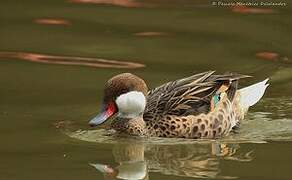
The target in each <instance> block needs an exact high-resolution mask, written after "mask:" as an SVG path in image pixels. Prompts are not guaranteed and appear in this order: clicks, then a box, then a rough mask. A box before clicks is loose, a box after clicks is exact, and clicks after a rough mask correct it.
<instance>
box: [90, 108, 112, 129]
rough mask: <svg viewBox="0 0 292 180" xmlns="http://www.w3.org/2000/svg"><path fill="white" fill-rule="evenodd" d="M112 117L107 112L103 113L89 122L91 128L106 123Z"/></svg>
mask: <svg viewBox="0 0 292 180" xmlns="http://www.w3.org/2000/svg"><path fill="white" fill-rule="evenodd" d="M110 116H111V115H110V114H109V113H107V111H105V112H102V113H100V114H98V115H97V116H95V117H94V118H93V119H91V120H90V121H89V125H90V126H91V127H95V126H98V125H100V124H102V123H104V122H105V121H106V120H107V119H108V118H109V117H110Z"/></svg>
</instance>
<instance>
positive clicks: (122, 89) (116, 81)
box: [103, 73, 148, 104]
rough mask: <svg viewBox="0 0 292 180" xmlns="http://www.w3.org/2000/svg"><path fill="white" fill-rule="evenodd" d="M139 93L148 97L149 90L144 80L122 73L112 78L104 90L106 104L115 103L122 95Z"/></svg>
mask: <svg viewBox="0 0 292 180" xmlns="http://www.w3.org/2000/svg"><path fill="white" fill-rule="evenodd" d="M130 91H139V92H142V93H143V94H144V95H145V97H146V96H147V92H148V88H147V85H146V83H145V82H144V80H143V79H141V78H139V77H138V76H136V75H134V74H131V73H122V74H118V75H116V76H114V77H112V78H111V79H110V80H108V81H107V82H106V84H105V88H104V99H103V100H104V103H105V104H107V103H109V102H113V101H115V99H116V98H117V97H118V96H120V95H121V94H124V93H127V92H130Z"/></svg>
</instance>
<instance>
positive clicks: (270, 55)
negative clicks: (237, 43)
mask: <svg viewBox="0 0 292 180" xmlns="http://www.w3.org/2000/svg"><path fill="white" fill-rule="evenodd" d="M255 56H256V57H257V58H259V59H264V60H268V61H277V62H283V63H292V62H291V61H290V60H289V58H288V57H286V56H281V55H280V54H279V53H276V52H268V51H263V52H258V53H256V55H255Z"/></svg>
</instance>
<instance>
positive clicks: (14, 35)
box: [0, 0, 292, 180]
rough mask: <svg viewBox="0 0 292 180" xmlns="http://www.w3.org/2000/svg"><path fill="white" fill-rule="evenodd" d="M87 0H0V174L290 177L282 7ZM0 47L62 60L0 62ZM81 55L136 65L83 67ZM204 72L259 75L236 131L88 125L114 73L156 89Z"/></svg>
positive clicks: (290, 72) (291, 114)
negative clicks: (130, 134) (132, 133)
mask: <svg viewBox="0 0 292 180" xmlns="http://www.w3.org/2000/svg"><path fill="white" fill-rule="evenodd" d="M86 2H87V3H86ZM88 2H89V1H82V0H80V1H78V0H76V1H65V0H64V1H60V0H50V1H42V2H40V1H36V0H26V1H16V0H11V1H7V2H1V6H0V12H1V15H0V20H1V21H0V24H1V28H0V37H1V42H0V52H1V57H0V84H1V86H0V99H1V100H0V101H1V102H0V119H1V123H2V124H1V126H0V129H1V131H0V132H1V136H0V140H1V142H2V145H1V148H0V158H1V160H2V161H1V165H0V179H11V180H13V179H31V180H36V179H53V178H57V179H71V180H73V179H80V178H82V179H102V178H105V179H110V178H112V177H115V176H116V177H119V178H126V177H134V178H140V177H143V178H144V179H162V180H163V179H167V180H170V179H178V178H179V179H189V178H214V179H234V178H239V179H291V173H290V171H291V170H290V169H291V160H292V153H291V150H292V143H291V142H292V141H291V140H292V92H291V90H290V89H291V87H292V83H291V82H292V81H291V80H292V63H291V62H292V60H291V57H292V52H291V46H292V44H291V42H292V36H291V32H292V29H291V28H292V25H291V23H290V19H291V17H292V14H291V13H292V11H291V10H292V9H291V6H290V5H289V4H288V5H287V6H285V7H278V6H274V7H253V8H255V9H246V8H242V7H240V8H241V9H240V8H239V9H238V8H237V9H234V8H231V7H218V6H213V5H212V4H211V1H205V0H199V1H191V0H190V1H188V0H183V1H171V2H169V1H163V0H159V1H154V0H151V1H130V0H129V1H90V2H91V3H88ZM100 2H103V3H101V4H100ZM105 2H106V3H105ZM256 8H260V10H256ZM262 8H266V9H272V10H268V11H266V10H263V9H262ZM7 52H10V53H11V52H12V53H16V54H17V53H28V54H33V55H35V54H38V55H39V54H41V55H49V56H53V57H63V59H62V63H63V64H62V63H59V64H56V63H54V64H51V63H50V61H55V60H56V59H54V58H49V62H48V63H47V64H41V63H38V61H34V62H31V61H30V62H29V61H28V60H27V59H24V58H19V57H15V56H2V55H3V53H7ZM259 53H260V54H261V56H257V54H259ZM269 53H270V54H269ZM271 53H272V54H271ZM273 53H274V54H273ZM275 54H276V55H275ZM64 57H65V58H64ZM70 57H72V58H70ZM80 58H83V59H87V60H88V59H90V60H92V59H103V60H113V62H116V61H117V62H120V63H121V64H123V63H124V61H125V62H129V63H134V64H141V65H143V66H145V67H142V66H141V67H135V68H129V69H127V67H126V68H119V67H118V68H116V67H110V66H106V67H104V66H101V67H100V66H98V67H96V66H95V67H92V66H82V63H84V61H81V60H80ZM37 60H38V59H37ZM46 60H48V59H46ZM59 60H60V59H59ZM76 60H77V61H76ZM68 61H69V62H71V64H70V63H68ZM64 62H65V63H64ZM74 62H75V65H74V64H72V63H74ZM76 63H77V64H76ZM103 63H105V64H107V65H108V64H109V62H107V61H103ZM120 63H118V64H120ZM79 65H81V66H79ZM205 70H217V71H218V72H219V73H223V72H226V71H234V72H238V73H242V74H249V75H252V76H253V78H250V79H246V80H244V81H242V82H241V85H242V86H244V85H248V84H251V83H254V82H257V81H260V80H263V79H265V78H267V77H269V78H270V87H269V88H268V91H267V93H266V95H265V97H264V99H263V100H262V101H261V102H260V103H258V104H257V105H256V106H255V107H253V108H251V109H250V113H249V114H248V116H247V118H246V120H245V121H244V122H243V124H242V128H241V129H240V131H239V133H238V134H232V135H230V136H229V137H226V138H223V139H220V140H212V141H206V140H204V141H195V140H182V139H159V138H153V139H139V138H138V139H137V138H126V139H125V138H116V137H111V136H107V134H106V133H105V132H104V131H103V130H102V129H95V130H93V129H90V128H89V127H88V126H87V122H88V120H89V119H90V118H91V117H92V116H93V115H94V114H95V113H96V112H97V111H98V109H99V102H100V100H101V97H102V88H103V84H104V82H105V81H106V80H107V79H108V78H110V77H111V76H113V75H115V74H118V73H121V72H131V73H135V74H137V75H139V76H141V77H143V78H144V79H145V80H146V81H147V82H148V84H149V86H150V87H155V86H157V85H160V84H161V83H163V82H165V81H169V80H174V79H177V78H181V77H184V76H187V75H191V74H192V73H194V72H195V73H196V72H201V71H205Z"/></svg>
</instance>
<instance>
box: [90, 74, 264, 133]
mask: <svg viewBox="0 0 292 180" xmlns="http://www.w3.org/2000/svg"><path fill="white" fill-rule="evenodd" d="M213 74H214V71H209V72H204V73H200V74H196V75H193V76H190V77H188V78H184V79H180V80H176V81H172V82H169V83H166V84H163V85H162V86H160V87H158V88H155V89H153V90H151V91H149V92H147V91H148V90H147V86H146V84H145V82H144V81H143V80H142V79H140V78H139V77H137V76H135V75H133V74H130V73H124V74H120V75H117V76H115V77H113V78H111V79H110V80H109V81H108V82H107V84H106V88H105V97H104V107H105V108H104V110H103V113H102V114H101V115H100V116H98V117H97V118H95V119H93V120H92V121H91V122H90V124H91V125H97V124H100V123H102V122H104V121H105V120H106V119H108V118H109V117H110V116H112V115H113V114H115V113H116V112H117V113H118V115H117V116H116V117H115V118H114V120H113V121H112V123H111V128H112V129H114V130H116V131H117V132H118V133H123V134H129V135H138V136H155V137H177V138H218V137H222V136H225V135H227V134H228V133H229V132H230V131H231V130H232V129H233V128H234V127H236V126H237V125H238V124H239V122H240V120H242V119H243V118H244V114H245V113H246V111H247V109H248V107H249V106H251V105H253V104H255V103H256V102H257V101H258V100H259V99H260V98H261V97H262V95H263V93H264V91H265V89H266V87H267V85H266V81H263V82H261V83H258V84H255V85H254V86H255V87H253V88H249V87H247V88H245V89H242V90H238V89H237V84H238V80H239V79H241V78H245V77H248V76H243V75H238V74H225V75H213ZM249 93H252V94H255V95H254V96H255V97H252V98H251V99H249V98H250V97H245V98H247V100H244V97H242V95H244V96H249Z"/></svg>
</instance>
